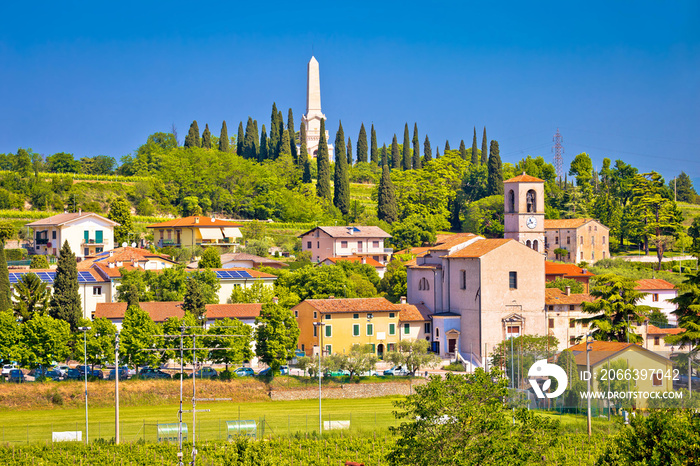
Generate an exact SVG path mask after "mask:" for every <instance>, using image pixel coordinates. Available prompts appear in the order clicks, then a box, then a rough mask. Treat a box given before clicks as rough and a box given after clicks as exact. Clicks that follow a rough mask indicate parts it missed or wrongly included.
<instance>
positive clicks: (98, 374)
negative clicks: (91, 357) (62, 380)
mask: <svg viewBox="0 0 700 466" xmlns="http://www.w3.org/2000/svg"><path fill="white" fill-rule="evenodd" d="M88 377H92V378H94V379H97V380H104V378H105V374H104V372H102V369H93V370H91V371H90V372H88Z"/></svg>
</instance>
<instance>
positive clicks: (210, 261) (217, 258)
mask: <svg viewBox="0 0 700 466" xmlns="http://www.w3.org/2000/svg"><path fill="white" fill-rule="evenodd" d="M197 266H198V268H200V269H220V268H221V255H220V254H219V250H218V249H217V248H215V247H212V248H207V249H205V250H204V254H202V258H201V259H199V262H198V264H197Z"/></svg>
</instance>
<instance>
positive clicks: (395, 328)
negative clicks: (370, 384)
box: [292, 298, 402, 358]
mask: <svg viewBox="0 0 700 466" xmlns="http://www.w3.org/2000/svg"><path fill="white" fill-rule="evenodd" d="M292 310H293V311H294V315H295V317H296V318H297V323H298V325H299V330H300V334H299V342H298V344H297V349H300V350H302V351H305V352H306V354H307V355H313V354H318V353H319V348H320V347H322V348H323V353H324V354H333V353H347V352H349V351H350V348H352V345H354V344H362V345H367V344H369V345H372V348H373V350H374V352H375V354H376V355H377V356H378V357H379V358H382V357H383V356H384V353H385V352H387V351H394V350H395V349H396V344H397V343H398V342H399V341H400V340H401V327H400V320H399V317H400V316H399V313H400V312H401V310H402V308H401V306H398V305H396V304H392V303H391V302H389V301H387V300H386V299H385V298H352V299H350V298H340V299H336V298H329V299H306V300H304V301H302V302H301V303H299V304H297V305H296V306H294V307H293V308H292ZM319 328H320V331H319Z"/></svg>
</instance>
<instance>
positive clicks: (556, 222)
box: [544, 218, 608, 230]
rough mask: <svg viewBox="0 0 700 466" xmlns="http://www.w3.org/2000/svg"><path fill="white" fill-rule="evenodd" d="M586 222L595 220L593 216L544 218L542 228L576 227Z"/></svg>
mask: <svg viewBox="0 0 700 466" xmlns="http://www.w3.org/2000/svg"><path fill="white" fill-rule="evenodd" d="M588 222H597V220H596V219H594V218H562V219H545V220H544V228H545V230H548V229H552V230H554V229H558V228H578V227H580V226H581V225H585V224H586V223H588ZM598 223H600V222H598ZM600 225H601V226H602V227H603V228H606V229H607V228H608V227H606V226H605V225H603V224H602V223H600Z"/></svg>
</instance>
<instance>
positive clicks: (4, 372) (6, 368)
mask: <svg viewBox="0 0 700 466" xmlns="http://www.w3.org/2000/svg"><path fill="white" fill-rule="evenodd" d="M12 369H17V364H15V363H12V364H4V365H3V366H2V375H3V376H5V377H7V376H8V375H10V371H11V370H12Z"/></svg>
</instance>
